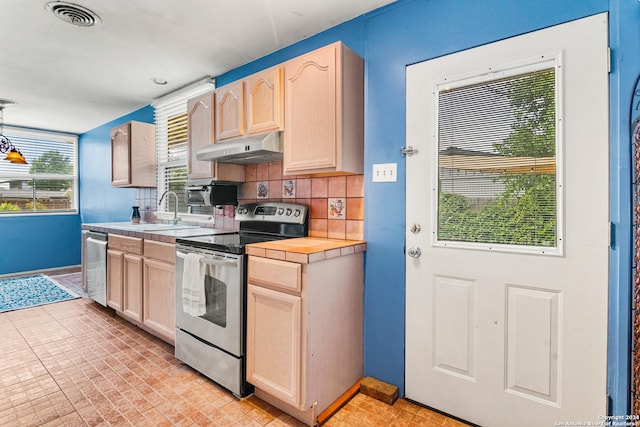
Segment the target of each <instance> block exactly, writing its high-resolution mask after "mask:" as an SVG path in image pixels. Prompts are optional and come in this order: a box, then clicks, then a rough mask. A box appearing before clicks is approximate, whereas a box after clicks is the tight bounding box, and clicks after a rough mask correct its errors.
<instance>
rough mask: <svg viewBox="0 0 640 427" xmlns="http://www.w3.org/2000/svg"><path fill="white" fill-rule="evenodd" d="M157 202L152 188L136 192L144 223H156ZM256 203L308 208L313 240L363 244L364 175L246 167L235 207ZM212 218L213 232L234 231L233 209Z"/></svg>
mask: <svg viewBox="0 0 640 427" xmlns="http://www.w3.org/2000/svg"><path fill="white" fill-rule="evenodd" d="M157 198H158V193H157V190H156V189H155V188H139V189H137V191H136V200H135V203H136V205H138V206H140V213H141V214H142V217H143V221H148V222H155V217H153V214H152V212H153V211H155V210H156V209H157ZM258 201H278V202H286V203H299V204H302V205H306V206H308V207H309V235H310V236H312V237H326V238H331V239H349V240H364V176H363V175H340V176H326V177H302V176H287V175H283V174H282V162H271V163H260V164H256V165H246V166H245V182H244V184H242V185H241V186H240V188H239V191H238V203H241V204H242V203H253V202H258ZM145 215H148V217H146V216H145ZM215 215H216V218H215V228H225V229H237V224H236V223H235V219H234V217H235V209H234V207H233V206H225V207H224V208H222V209H215ZM147 218H148V219H147Z"/></svg>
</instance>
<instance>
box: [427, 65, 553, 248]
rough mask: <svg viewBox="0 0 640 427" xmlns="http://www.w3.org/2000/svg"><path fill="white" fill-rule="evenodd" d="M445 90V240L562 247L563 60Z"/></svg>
mask: <svg viewBox="0 0 640 427" xmlns="http://www.w3.org/2000/svg"><path fill="white" fill-rule="evenodd" d="M496 74H500V77H499V78H491V76H485V78H483V79H479V78H476V79H474V80H470V79H467V80H465V81H461V82H456V83H452V82H447V83H446V84H442V85H439V87H438V91H437V102H438V106H437V111H438V118H437V125H438V137H437V162H438V169H437V170H438V197H437V201H436V202H437V203H436V205H437V240H438V241H441V242H442V241H449V242H473V243H480V244H489V245H495V244H500V245H518V246H533V247H543V248H550V247H554V248H555V247H557V245H558V239H559V237H558V235H559V233H558V220H557V219H558V208H557V207H558V205H559V204H558V197H559V196H560V195H559V194H558V192H557V189H558V185H557V184H558V183H557V176H556V175H557V174H556V171H557V167H556V164H557V156H556V150H557V148H556V147H557V145H558V142H557V138H556V136H557V135H558V133H559V132H557V130H556V123H557V117H556V116H557V109H556V105H557V96H558V93H559V91H558V90H557V88H556V66H555V62H551V63H548V62H547V63H544V64H534V65H530V66H528V67H527V68H522V69H518V70H511V71H510V73H509V74H510V75H509V76H505V73H496Z"/></svg>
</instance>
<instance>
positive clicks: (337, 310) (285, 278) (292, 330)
mask: <svg viewBox="0 0 640 427" xmlns="http://www.w3.org/2000/svg"><path fill="white" fill-rule="evenodd" d="M362 255H363V254H362V253H352V254H350V255H345V256H338V257H335V258H331V259H324V260H320V261H316V262H312V263H295V262H289V261H281V260H276V259H270V258H262V257H257V256H249V259H248V272H247V282H248V290H247V381H248V382H249V383H251V384H253V385H254V386H255V390H256V391H255V394H256V396H257V397H259V398H261V399H263V400H265V401H267V402H268V403H270V404H272V405H273V406H275V407H277V408H279V409H281V410H282V411H284V412H286V413H288V414H289V415H291V416H293V417H295V418H297V419H299V420H300V421H302V422H304V423H306V424H308V425H315V424H316V422H317V418H318V416H319V415H320V414H321V413H322V412H323V411H325V410H326V409H327V408H328V407H329V406H330V405H331V404H332V403H334V402H335V401H336V400H337V399H338V398H339V397H340V396H341V395H342V394H343V393H345V392H346V391H347V390H349V389H350V388H351V387H352V386H353V385H354V384H356V383H357V382H358V381H359V380H360V379H361V378H362V374H363V348H362V342H363V279H364V278H363V256H362Z"/></svg>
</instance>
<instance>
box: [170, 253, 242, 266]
mask: <svg viewBox="0 0 640 427" xmlns="http://www.w3.org/2000/svg"><path fill="white" fill-rule="evenodd" d="M176 256H179V257H180V258H184V257H186V256H187V254H185V253H183V252H180V251H176ZM202 262H203V263H204V264H209V265H220V266H223V267H237V266H238V262H237V261H229V260H228V259H224V258H220V257H215V258H209V257H208V256H206V255H203V257H202Z"/></svg>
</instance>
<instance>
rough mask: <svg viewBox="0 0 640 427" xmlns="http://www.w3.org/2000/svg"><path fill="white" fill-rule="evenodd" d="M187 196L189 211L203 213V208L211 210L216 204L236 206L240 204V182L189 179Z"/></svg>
mask: <svg viewBox="0 0 640 427" xmlns="http://www.w3.org/2000/svg"><path fill="white" fill-rule="evenodd" d="M186 196H187V207H188V210H189V213H202V210H203V209H204V210H206V211H210V210H211V207H215V206H223V205H234V206H235V205H237V204H238V184H236V183H229V182H225V183H220V182H215V181H210V180H193V181H188V182H187V187H186ZM207 208H208V209H207Z"/></svg>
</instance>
